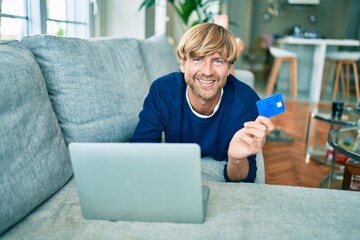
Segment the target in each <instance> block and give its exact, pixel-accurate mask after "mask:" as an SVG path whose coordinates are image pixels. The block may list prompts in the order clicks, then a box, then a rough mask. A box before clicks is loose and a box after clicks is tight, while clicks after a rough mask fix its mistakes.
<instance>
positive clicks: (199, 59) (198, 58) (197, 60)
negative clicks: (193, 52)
mask: <svg viewBox="0 0 360 240" xmlns="http://www.w3.org/2000/svg"><path fill="white" fill-rule="evenodd" d="M193 61H194V62H196V63H200V62H202V58H201V57H197V58H194V59H193Z"/></svg>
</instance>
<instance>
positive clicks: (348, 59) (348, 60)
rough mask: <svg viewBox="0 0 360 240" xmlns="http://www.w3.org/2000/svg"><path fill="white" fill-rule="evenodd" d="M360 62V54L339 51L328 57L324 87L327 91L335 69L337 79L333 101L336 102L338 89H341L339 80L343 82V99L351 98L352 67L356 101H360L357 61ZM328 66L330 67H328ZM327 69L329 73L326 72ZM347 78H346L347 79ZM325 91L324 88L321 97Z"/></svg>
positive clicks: (329, 54)
mask: <svg viewBox="0 0 360 240" xmlns="http://www.w3.org/2000/svg"><path fill="white" fill-rule="evenodd" d="M359 60H360V52H347V51H339V52H332V53H328V54H327V55H326V59H325V66H324V78H323V81H324V85H325V89H326V87H327V85H328V84H329V80H330V75H331V73H332V70H333V68H334V67H336V68H335V78H334V84H333V92H332V100H336V97H337V93H338V87H339V79H340V80H341V86H342V87H341V90H342V94H343V97H344V98H346V99H348V98H349V96H350V66H352V70H353V74H354V83H355V91H356V99H360V92H359V76H358V68H357V65H356V64H357V61H359ZM326 65H329V66H328V67H327V66H326ZM344 66H345V69H346V74H344ZM326 69H327V72H326ZM345 77H346V78H345ZM325 89H324V88H323V89H322V91H321V95H322V96H323V95H324V91H325Z"/></svg>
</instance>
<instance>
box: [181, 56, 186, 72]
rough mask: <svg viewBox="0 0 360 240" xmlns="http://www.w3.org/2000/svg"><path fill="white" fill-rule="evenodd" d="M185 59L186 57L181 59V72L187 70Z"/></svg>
mask: <svg viewBox="0 0 360 240" xmlns="http://www.w3.org/2000/svg"><path fill="white" fill-rule="evenodd" d="M185 61H186V60H184V59H181V61H180V70H181V72H183V73H184V72H185V70H186V66H185Z"/></svg>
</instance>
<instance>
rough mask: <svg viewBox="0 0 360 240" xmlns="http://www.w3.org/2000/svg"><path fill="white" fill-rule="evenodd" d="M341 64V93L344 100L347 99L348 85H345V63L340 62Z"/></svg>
mask: <svg viewBox="0 0 360 240" xmlns="http://www.w3.org/2000/svg"><path fill="white" fill-rule="evenodd" d="M340 64H341V71H340V80H341V91H342V96H343V98H346V85H345V75H344V68H343V64H345V63H343V62H340Z"/></svg>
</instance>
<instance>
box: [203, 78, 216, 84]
mask: <svg viewBox="0 0 360 240" xmlns="http://www.w3.org/2000/svg"><path fill="white" fill-rule="evenodd" d="M199 81H200V82H201V83H204V84H212V83H213V82H215V81H214V80H211V81H206V80H200V79H199Z"/></svg>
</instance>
